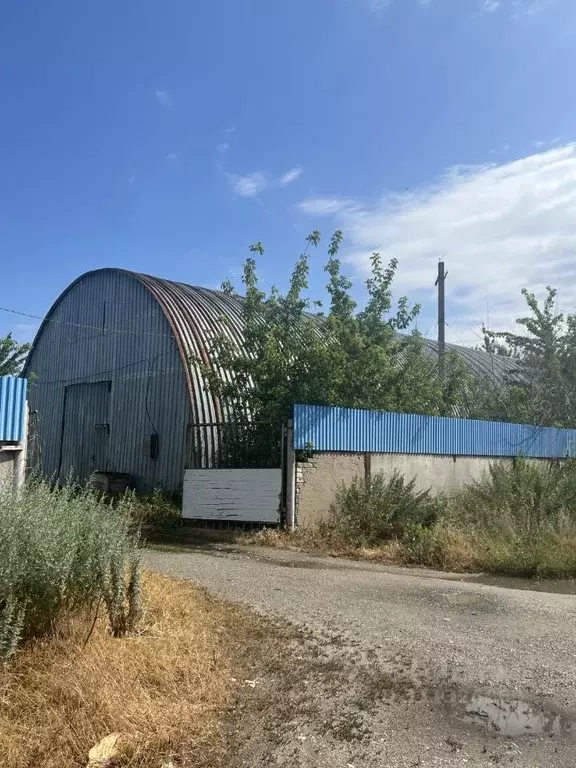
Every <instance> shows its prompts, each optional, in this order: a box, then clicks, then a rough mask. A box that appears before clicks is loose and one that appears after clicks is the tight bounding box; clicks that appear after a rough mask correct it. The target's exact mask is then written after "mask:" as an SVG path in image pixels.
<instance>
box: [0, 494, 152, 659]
mask: <svg viewBox="0 0 576 768" xmlns="http://www.w3.org/2000/svg"><path fill="white" fill-rule="evenodd" d="M129 506H130V500H129V498H128V497H127V500H126V501H124V500H121V501H120V502H119V503H118V504H116V505H115V506H112V505H110V504H109V503H107V502H105V501H104V500H103V499H102V497H101V496H99V495H98V494H97V493H95V492H94V491H91V490H88V489H81V488H77V487H73V486H65V487H63V488H58V487H54V486H51V485H50V484H48V483H46V482H44V481H42V480H32V481H30V482H28V483H27V484H26V485H25V486H24V488H23V489H21V490H19V491H15V490H13V489H12V488H11V487H10V486H7V485H1V486H0V531H1V536H0V659H2V658H4V659H5V658H7V657H9V656H10V655H12V654H13V653H14V651H15V650H16V648H17V646H18V644H19V643H20V642H21V641H22V640H26V639H28V638H30V637H35V636H38V635H41V634H43V633H45V632H47V631H49V630H50V628H51V627H52V626H53V625H54V623H55V622H56V621H57V619H58V618H59V616H60V615H61V614H62V612H63V611H75V610H77V609H80V608H86V607H91V606H94V607H95V606H96V604H97V603H99V602H100V601H101V600H104V602H105V604H106V606H107V608H108V613H109V618H110V624H111V628H112V631H113V632H114V634H122V633H123V632H125V631H128V630H129V629H130V628H131V626H130V625H131V624H133V622H134V620H135V617H136V616H137V613H138V608H137V606H136V605H131V603H132V602H135V601H137V599H138V595H139V589H138V583H137V582H138V549H137V545H138V542H137V536H136V535H135V534H134V533H132V531H131V523H130V517H129ZM112 595H113V598H112Z"/></svg>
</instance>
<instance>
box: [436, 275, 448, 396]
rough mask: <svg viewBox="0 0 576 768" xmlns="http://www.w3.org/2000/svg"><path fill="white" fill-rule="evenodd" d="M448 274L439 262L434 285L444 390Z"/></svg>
mask: <svg viewBox="0 0 576 768" xmlns="http://www.w3.org/2000/svg"><path fill="white" fill-rule="evenodd" d="M447 276H448V272H445V271H444V262H443V261H439V262H438V277H437V278H436V282H435V283H434V285H436V286H437V287H438V375H439V377H440V384H441V386H442V388H444V359H445V357H446V334H445V331H446V303H445V292H444V281H445V280H446V278H447Z"/></svg>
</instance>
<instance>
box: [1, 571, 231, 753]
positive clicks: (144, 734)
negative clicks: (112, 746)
mask: <svg viewBox="0 0 576 768" xmlns="http://www.w3.org/2000/svg"><path fill="white" fill-rule="evenodd" d="M143 592H144V598H145V613H144V616H143V620H142V624H141V629H140V631H139V633H138V634H137V635H136V636H132V637H125V638H119V639H116V638H113V637H112V636H111V635H110V634H109V632H108V631H107V629H106V622H105V620H104V617H103V613H104V611H101V613H102V617H101V618H100V619H99V620H98V621H97V623H96V625H95V627H94V631H93V633H92V635H91V636H90V639H89V640H88V642H87V643H86V642H85V641H86V637H87V635H88V633H89V631H90V626H91V624H92V620H93V617H88V616H86V615H84V616H77V617H75V618H73V619H70V620H69V621H67V622H66V623H64V624H62V625H61V626H60V627H59V628H58V631H57V633H56V634H55V635H54V636H52V637H47V638H44V639H41V640H38V641H36V642H34V643H32V644H30V645H28V646H27V647H25V648H24V649H23V650H22V651H21V653H20V654H18V655H17V657H16V658H15V659H14V661H13V662H12V664H11V665H9V666H7V667H6V668H4V669H3V670H0V765H1V766H2V767H3V768H32V766H34V768H73V767H74V768H76V766H85V765H86V763H87V755H88V751H89V749H90V748H91V747H92V746H93V745H94V744H96V743H97V742H98V741H100V740H101V739H102V738H103V737H104V736H106V735H107V734H109V733H111V732H121V733H122V734H126V736H127V737H128V739H129V741H130V743H131V744H132V745H133V747H134V753H133V756H132V758H131V759H130V761H129V763H128V765H130V766H131V767H132V768H148V767H150V768H151V767H152V766H154V768H159V766H161V765H162V762H163V760H169V759H173V760H175V763H176V764H177V765H194V766H201V765H210V766H212V765H217V764H219V763H220V759H221V757H222V754H223V750H224V743H223V742H224V739H223V736H222V734H221V733H220V728H219V718H220V715H221V713H222V710H223V709H225V708H226V707H227V706H228V705H229V702H230V699H231V682H230V678H231V673H230V667H229V661H228V655H227V652H226V649H225V648H223V646H222V643H221V642H220V636H221V634H222V632H223V628H222V627H223V624H224V623H225V622H226V621H227V609H226V607H225V606H224V605H223V604H220V603H218V602H216V601H213V600H210V599H209V598H208V597H207V596H206V595H205V594H204V593H203V592H202V591H201V590H199V589H197V588H195V587H193V586H191V585H190V584H187V583H184V582H178V581H174V580H171V579H168V578H165V577H161V576H155V575H147V576H146V577H145V580H144V585H143Z"/></svg>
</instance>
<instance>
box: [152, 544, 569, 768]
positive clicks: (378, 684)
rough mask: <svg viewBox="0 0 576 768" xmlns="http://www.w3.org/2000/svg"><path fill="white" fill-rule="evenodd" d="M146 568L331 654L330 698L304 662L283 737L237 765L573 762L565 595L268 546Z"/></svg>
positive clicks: (525, 767)
mask: <svg viewBox="0 0 576 768" xmlns="http://www.w3.org/2000/svg"><path fill="white" fill-rule="evenodd" d="M145 565H146V566H147V567H148V568H150V569H152V570H157V571H161V572H163V573H166V574H168V575H172V576H177V577H180V578H184V579H189V580H191V581H194V582H195V583H197V584H200V585H202V586H204V587H206V588H207V589H208V590H209V591H210V592H211V593H213V594H214V595H216V596H219V597H222V598H225V599H228V600H233V601H237V602H241V603H244V604H247V605H248V606H250V607H252V608H253V609H256V611H258V612H261V613H265V614H267V615H273V616H276V617H282V618H283V619H287V620H289V621H291V622H296V623H297V624H298V625H300V626H304V627H306V628H308V629H310V630H312V632H313V636H314V637H315V638H316V641H315V642H316V643H317V645H319V647H321V648H322V649H323V652H328V653H329V654H331V656H332V658H333V660H334V670H335V671H334V685H333V687H332V688H331V689H330V690H329V692H328V694H327V689H326V686H321V685H320V683H318V686H316V690H315V686H314V680H313V679H310V680H307V679H305V678H307V677H308V678H310V674H309V670H308V669H307V666H306V664H305V663H303V664H302V679H301V680H299V681H298V680H297V681H296V685H297V686H299V687H300V689H303V688H305V687H307V688H306V690H307V696H308V697H309V699H310V701H309V702H308V704H307V705H304V704H299V705H298V707H299V708H300V709H299V710H298V711H294V712H292V713H291V717H290V720H291V722H290V728H289V731H288V733H289V736H288V737H282V738H281V739H280V738H279V739H277V743H274V745H273V747H272V746H270V744H268V746H267V747H266V749H265V750H264V749H262V750H260V751H259V750H258V749H256V747H255V745H254V744H252V745H251V748H250V750H247V751H246V754H245V755H243V756H237V763H236V764H237V765H248V764H250V765H252V766H254V765H266V764H278V765H285V766H289V765H290V766H292V765H293V766H310V768H312V766H334V768H350V766H354V768H360V766H384V767H386V766H387V767H388V768H412V767H415V766H422V767H424V766H469V767H470V768H472V767H474V768H476V767H479V766H482V767H484V766H486V767H488V766H490V767H492V766H494V765H514V766H518V768H520V766H522V768H536V766H538V767H539V766H546V767H547V768H556V767H558V768H568V767H570V768H574V766H576V643H575V642H574V640H575V634H576V633H575V619H576V596H575V595H572V594H551V593H546V592H536V591H532V590H516V589H508V588H503V587H499V586H492V585H487V584H482V583H479V581H474V580H473V579H472V580H466V581H462V580H460V579H459V578H458V577H456V576H453V575H448V574H437V573H433V572H425V571H418V572H416V571H411V570H403V569H399V568H390V567H386V566H379V565H373V564H369V563H358V562H350V561H346V560H339V559H334V558H329V559H321V558H313V557H309V556H306V555H302V554H297V553H292V552H285V551H278V550H267V549H250V548H242V549H241V550H231V549H230V548H226V547H223V548H220V549H215V550H210V551H204V550H198V551H189V552H182V553H179V552H161V551H155V550H148V551H146V553H145ZM281 652H282V649H279V653H281ZM284 652H285V653H290V652H292V651H290V650H289V649H285V651H284ZM298 658H302V657H295V661H294V664H295V665H296V667H297V664H298V661H297V659H298ZM314 698H316V702H314ZM313 704H315V705H316V706H312V705H313ZM259 738H260V736H258V735H257V734H256V733H254V734H253V736H252V741H255V740H257V739H259ZM272 741H273V740H272Z"/></svg>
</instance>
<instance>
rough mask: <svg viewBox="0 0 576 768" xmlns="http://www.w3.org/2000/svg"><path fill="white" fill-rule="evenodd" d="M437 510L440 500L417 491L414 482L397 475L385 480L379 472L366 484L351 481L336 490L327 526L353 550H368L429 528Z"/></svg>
mask: <svg viewBox="0 0 576 768" xmlns="http://www.w3.org/2000/svg"><path fill="white" fill-rule="evenodd" d="M441 508H442V500H441V499H436V498H434V497H433V496H432V495H431V494H430V491H429V490H427V491H417V490H416V482H415V480H414V479H413V480H406V479H405V477H404V476H403V475H401V474H400V473H399V472H397V471H394V472H393V473H392V475H390V476H389V477H387V476H386V475H385V474H384V473H383V472H379V473H378V474H377V475H375V476H374V477H373V478H372V479H371V480H370V482H369V483H367V482H366V481H365V479H363V478H355V479H354V480H353V481H352V483H351V484H350V485H348V486H341V487H340V488H339V489H338V492H337V494H336V502H335V504H334V505H333V507H332V509H331V511H330V519H329V521H328V526H329V527H332V528H333V530H334V532H335V533H336V534H340V535H345V536H346V538H347V539H348V540H349V541H351V542H354V543H355V544H356V545H357V546H363V547H370V546H374V545H375V544H380V543H381V542H382V541H386V540H388V539H392V538H402V537H404V536H405V535H407V534H408V533H409V532H410V531H411V530H412V529H414V528H428V527H430V526H431V525H433V524H434V523H435V522H436V520H437V519H438V516H439V514H440V512H441Z"/></svg>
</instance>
